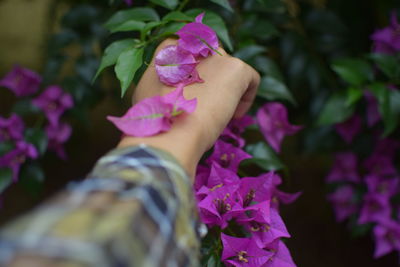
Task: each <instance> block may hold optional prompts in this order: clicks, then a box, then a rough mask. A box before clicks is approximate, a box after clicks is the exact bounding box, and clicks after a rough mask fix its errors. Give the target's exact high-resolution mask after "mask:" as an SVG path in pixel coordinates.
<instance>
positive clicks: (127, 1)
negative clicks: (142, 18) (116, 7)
mask: <svg viewBox="0 0 400 267" xmlns="http://www.w3.org/2000/svg"><path fill="white" fill-rule="evenodd" d="M124 2H125V4H126V5H127V6H131V5H133V0H124Z"/></svg>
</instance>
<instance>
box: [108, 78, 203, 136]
mask: <svg viewBox="0 0 400 267" xmlns="http://www.w3.org/2000/svg"><path fill="white" fill-rule="evenodd" d="M196 104H197V100H196V99H191V100H186V99H185V98H184V96H183V86H178V87H177V88H176V89H175V90H174V91H172V92H170V93H168V94H166V95H165V96H153V97H149V98H145V99H143V100H142V101H140V102H139V103H137V104H136V105H134V106H133V107H131V108H130V109H129V110H128V111H127V112H126V113H125V115H123V116H122V117H120V118H118V117H113V116H107V119H108V120H110V121H111V122H112V123H114V125H115V126H116V127H117V128H118V129H119V130H121V131H122V132H123V133H124V134H126V135H130V136H152V135H155V134H158V133H160V132H165V131H168V130H169V129H170V128H171V123H172V119H173V118H174V117H176V116H178V115H180V114H181V113H183V112H187V113H191V112H193V111H194V110H195V109H196Z"/></svg>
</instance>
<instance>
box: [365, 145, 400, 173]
mask: <svg viewBox="0 0 400 267" xmlns="http://www.w3.org/2000/svg"><path fill="white" fill-rule="evenodd" d="M363 166H364V168H365V169H366V170H367V171H368V172H369V173H373V174H377V175H382V176H384V175H396V174H397V170H396V168H395V166H394V164H393V158H392V157H391V156H387V155H384V154H381V153H376V151H375V152H374V153H372V155H371V156H369V157H368V158H367V159H366V160H364V162H363Z"/></svg>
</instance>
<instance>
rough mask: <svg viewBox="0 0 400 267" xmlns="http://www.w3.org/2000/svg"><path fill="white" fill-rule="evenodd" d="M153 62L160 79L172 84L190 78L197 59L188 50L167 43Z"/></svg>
mask: <svg viewBox="0 0 400 267" xmlns="http://www.w3.org/2000/svg"><path fill="white" fill-rule="evenodd" d="M155 64H156V72H157V74H158V77H159V78H160V81H161V82H163V83H165V84H167V85H170V86H174V85H177V84H178V83H181V82H185V81H186V80H189V79H191V78H192V75H191V74H192V72H193V71H194V68H195V67H196V65H197V61H196V59H195V58H194V57H193V55H192V54H190V53H189V52H187V51H185V50H183V49H180V48H179V47H178V46H176V45H169V46H167V47H165V48H163V49H162V50H160V52H158V54H157V56H156V59H155Z"/></svg>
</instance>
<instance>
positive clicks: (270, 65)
mask: <svg viewBox="0 0 400 267" xmlns="http://www.w3.org/2000/svg"><path fill="white" fill-rule="evenodd" d="M252 66H253V67H254V68H256V69H257V70H258V71H260V72H261V73H262V74H264V75H267V76H270V77H273V78H275V79H277V80H279V81H283V75H282V73H281V71H280V70H279V67H278V65H276V63H275V62H274V61H273V60H272V59H270V58H267V57H263V56H258V57H256V58H255V59H254V62H252Z"/></svg>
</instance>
